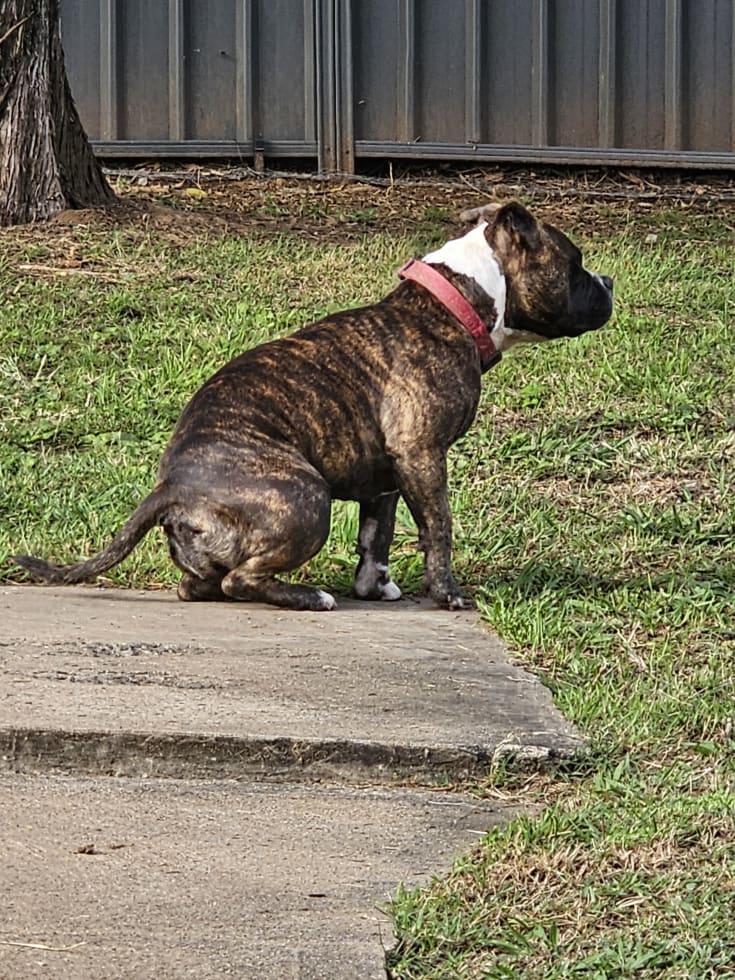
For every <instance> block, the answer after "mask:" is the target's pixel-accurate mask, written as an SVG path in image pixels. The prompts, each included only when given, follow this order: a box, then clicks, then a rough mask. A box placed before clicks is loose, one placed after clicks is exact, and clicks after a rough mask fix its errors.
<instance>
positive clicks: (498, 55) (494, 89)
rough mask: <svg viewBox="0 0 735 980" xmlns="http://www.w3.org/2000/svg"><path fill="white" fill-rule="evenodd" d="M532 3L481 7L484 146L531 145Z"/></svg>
mask: <svg viewBox="0 0 735 980" xmlns="http://www.w3.org/2000/svg"><path fill="white" fill-rule="evenodd" d="M533 7H534V0H497V2H492V3H485V4H484V5H483V11H482V12H483V14H484V21H483V30H482V34H483V40H484V58H483V81H482V93H483V97H484V98H483V104H482V109H481V118H482V133H483V142H485V143H497V144H505V145H511V144H515V145H525V146H529V145H530V144H531V143H532V141H533V138H532V131H533V108H532V102H533V98H532V85H531V79H532V60H533V53H532V48H531V44H530V40H529V39H530V38H531V36H532V32H533Z"/></svg>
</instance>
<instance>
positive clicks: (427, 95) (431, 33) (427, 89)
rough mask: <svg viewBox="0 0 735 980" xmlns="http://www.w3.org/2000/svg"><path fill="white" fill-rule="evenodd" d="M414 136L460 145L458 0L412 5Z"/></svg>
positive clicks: (461, 25)
mask: <svg viewBox="0 0 735 980" xmlns="http://www.w3.org/2000/svg"><path fill="white" fill-rule="evenodd" d="M415 64H416V92H417V100H416V130H417V132H416V136H417V137H418V138H419V139H426V140H431V141H432V142H434V141H437V142H448V143H464V142H466V135H465V7H464V4H462V3H461V2H459V0H452V2H451V3H450V4H447V3H446V0H421V2H419V3H417V5H416V62H415Z"/></svg>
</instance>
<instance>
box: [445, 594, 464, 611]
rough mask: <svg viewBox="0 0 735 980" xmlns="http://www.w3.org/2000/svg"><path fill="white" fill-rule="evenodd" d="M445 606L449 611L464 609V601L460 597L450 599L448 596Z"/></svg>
mask: <svg viewBox="0 0 735 980" xmlns="http://www.w3.org/2000/svg"><path fill="white" fill-rule="evenodd" d="M447 605H448V606H449V608H450V609H464V599H463V598H462V596H461V595H457V596H455V597H454V598H452V597H451V596H450V595H448V596H447Z"/></svg>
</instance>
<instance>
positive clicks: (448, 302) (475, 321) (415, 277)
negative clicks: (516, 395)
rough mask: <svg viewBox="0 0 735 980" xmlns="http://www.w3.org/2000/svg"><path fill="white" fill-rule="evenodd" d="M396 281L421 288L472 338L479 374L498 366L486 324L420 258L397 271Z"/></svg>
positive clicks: (454, 289) (443, 279)
mask: <svg viewBox="0 0 735 980" xmlns="http://www.w3.org/2000/svg"><path fill="white" fill-rule="evenodd" d="M398 278H399V279H410V280H411V281H412V282H416V283H418V284H419V286H423V287H424V289H426V290H428V291H429V292H430V293H431V295H432V296H433V297H434V299H437V300H439V302H440V303H441V304H442V306H444V307H446V309H448V310H449V312H450V313H451V314H452V315H453V316H456V318H457V319H458V320H459V322H460V323H461V324H462V326H463V327H464V328H465V329H466V330H468V331H469V332H470V333H471V334H472V336H473V337H474V339H475V343H476V344H477V350H478V351H479V353H480V365H481V367H482V370H483V372H484V371H487V370H488V369H489V368H491V367H492V366H493V364H497V363H498V361H499V360H500V357H501V353H500V351H499V350H498V349H497V347H496V346H495V344H494V343H493V340H492V338H491V336H490V333H489V331H488V329H487V324H486V323H485V322H484V321H483V320H481V319H480V317H479V315H478V313H477V311H476V310H475V308H474V307H473V306H472V304H471V303H470V302H469V300H467V299H465V297H464V296H463V295H462V293H460V291H459V290H458V289H457V288H456V286H453V285H452V284H451V282H449V280H447V279H445V278H444V276H443V275H442V274H441V272H439V270H438V269H435V268H434V266H432V265H428V263H426V262H422V261H421V260H420V259H409V260H408V262H406V264H405V265H402V266H401V268H400V269H399V270H398Z"/></svg>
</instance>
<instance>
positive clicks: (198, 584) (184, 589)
mask: <svg viewBox="0 0 735 980" xmlns="http://www.w3.org/2000/svg"><path fill="white" fill-rule="evenodd" d="M176 591H177V594H178V597H179V599H182V600H183V601H184V602H217V601H220V602H221V601H223V600H227V599H229V596H226V595H225V593H224V592H223V591H222V577H219V578H209V579H202V578H198V577H197V576H196V575H192V574H191V573H190V572H185V573H184V575H182V576H181V581H180V582H179V587H178V589H177V590H176Z"/></svg>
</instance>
